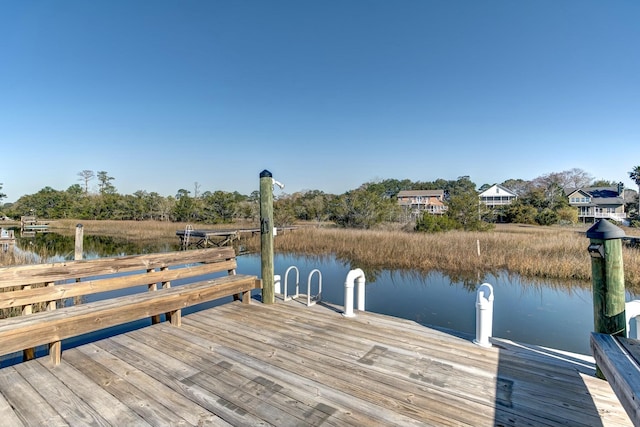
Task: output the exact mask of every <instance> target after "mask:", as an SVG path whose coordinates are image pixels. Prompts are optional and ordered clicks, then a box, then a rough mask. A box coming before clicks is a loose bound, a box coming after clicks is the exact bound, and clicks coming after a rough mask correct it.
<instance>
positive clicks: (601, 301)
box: [587, 219, 627, 378]
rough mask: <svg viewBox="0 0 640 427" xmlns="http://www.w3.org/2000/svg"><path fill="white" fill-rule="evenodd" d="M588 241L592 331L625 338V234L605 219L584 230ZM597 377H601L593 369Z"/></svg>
mask: <svg viewBox="0 0 640 427" xmlns="http://www.w3.org/2000/svg"><path fill="white" fill-rule="evenodd" d="M587 237H588V238H589V239H590V244H589V248H588V250H589V254H590V255H591V281H592V285H593V323H594V331H595V332H599V333H604V334H610V335H619V336H626V334H627V325H626V319H625V287H624V266H623V264H622V238H623V237H625V234H624V231H622V229H621V228H619V227H616V226H615V225H613V224H612V223H610V222H609V221H607V220H604V219H602V220H600V221H598V222H597V223H596V224H594V225H593V226H592V227H591V228H590V229H589V230H587ZM596 375H597V376H598V377H600V378H604V375H603V374H602V372H601V371H600V369H599V368H598V367H597V366H596Z"/></svg>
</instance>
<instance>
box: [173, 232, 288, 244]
mask: <svg viewBox="0 0 640 427" xmlns="http://www.w3.org/2000/svg"><path fill="white" fill-rule="evenodd" d="M293 229H295V227H278V232H285V231H288V230H293ZM257 233H260V229H259V228H241V229H229V230H198V229H193V228H190V227H187V228H185V229H184V230H178V231H176V236H178V238H180V246H181V247H182V248H185V249H186V248H189V247H196V248H206V247H211V246H217V247H222V246H227V245H229V244H231V243H233V242H234V241H235V240H239V239H240V238H241V236H242V235H243V234H251V235H253V234H257Z"/></svg>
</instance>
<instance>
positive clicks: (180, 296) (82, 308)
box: [0, 248, 261, 364]
mask: <svg viewBox="0 0 640 427" xmlns="http://www.w3.org/2000/svg"><path fill="white" fill-rule="evenodd" d="M236 267H237V263H236V258H235V252H234V249H233V248H212V249H201V250H192V251H182V252H168V253H158V254H147V255H131V256H122V257H114V258H99V259H94V260H81V261H67V262H59V263H50V264H36V265H21V266H9V267H1V268H0V310H2V318H1V319H0V342H1V343H2V345H0V355H4V354H9V353H14V352H17V351H21V350H22V351H23V353H24V358H25V359H31V358H33V357H35V347H37V346H40V345H48V346H49V353H50V355H51V358H52V360H53V362H54V363H55V364H58V363H60V358H61V341H62V340H64V339H67V338H71V337H75V336H79V335H83V334H87V333H90V332H95V331H98V330H101V329H104V328H107V327H111V326H116V325H120V324H124V323H128V322H132V321H135V320H140V319H144V318H151V319H152V321H153V322H159V321H160V319H161V315H163V314H164V315H165V317H166V320H168V321H169V322H171V324H173V325H175V326H180V323H181V321H180V319H181V309H182V308H185V307H188V306H192V305H195V304H199V303H202V302H206V301H211V300H215V299H218V298H221V297H224V296H230V295H234V296H237V297H238V298H242V300H243V302H245V303H248V302H249V300H250V297H251V295H250V292H251V290H252V289H258V288H261V281H260V280H259V279H258V278H257V277H256V276H251V275H240V274H236ZM174 280H186V281H187V283H186V284H183V285H180V286H174V287H171V282H172V281H174ZM124 289H127V291H123V290H124ZM110 291H120V292H119V294H120V295H122V293H124V292H126V293H128V294H127V295H124V296H113V293H112V294H107V292H110ZM240 295H241V297H240ZM88 296H93V297H92V299H93V301H91V302H82V301H83V300H84V299H86V298H87V297H88Z"/></svg>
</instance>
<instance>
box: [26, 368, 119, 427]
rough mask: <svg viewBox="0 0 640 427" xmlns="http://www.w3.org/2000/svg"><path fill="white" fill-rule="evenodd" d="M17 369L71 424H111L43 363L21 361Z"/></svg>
mask: <svg viewBox="0 0 640 427" xmlns="http://www.w3.org/2000/svg"><path fill="white" fill-rule="evenodd" d="M15 370H16V372H18V373H19V374H20V375H21V376H22V377H23V378H24V379H25V380H26V381H27V382H28V383H29V384H30V385H31V387H33V388H34V389H35V390H38V393H39V394H40V395H41V396H42V397H43V398H44V399H45V400H46V401H47V402H48V403H49V404H50V405H51V406H52V407H53V408H54V409H55V411H56V412H57V413H58V414H60V416H61V417H62V418H63V419H64V420H65V422H66V423H68V424H69V425H72V426H73V425H84V426H107V425H109V424H108V422H107V421H106V420H105V419H104V418H102V416H101V415H100V414H98V413H97V412H96V411H95V410H94V409H93V408H92V407H91V406H89V405H88V404H87V403H85V401H84V400H82V399H81V398H79V397H78V396H77V395H76V394H75V393H74V392H73V391H72V390H70V389H69V388H68V387H67V386H66V385H65V384H64V383H62V382H61V381H60V380H58V378H57V377H55V376H53V375H52V373H51V371H50V370H48V369H46V368H44V366H42V365H41V364H39V363H29V364H27V363H20V364H17V365H16V366H15Z"/></svg>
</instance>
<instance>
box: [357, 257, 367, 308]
mask: <svg viewBox="0 0 640 427" xmlns="http://www.w3.org/2000/svg"><path fill="white" fill-rule="evenodd" d="M358 270H360V269H359V268H358ZM360 272H362V270H360ZM364 282H365V278H364V273H362V274H361V275H359V276H358V277H356V284H357V285H358V310H360V311H364Z"/></svg>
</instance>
